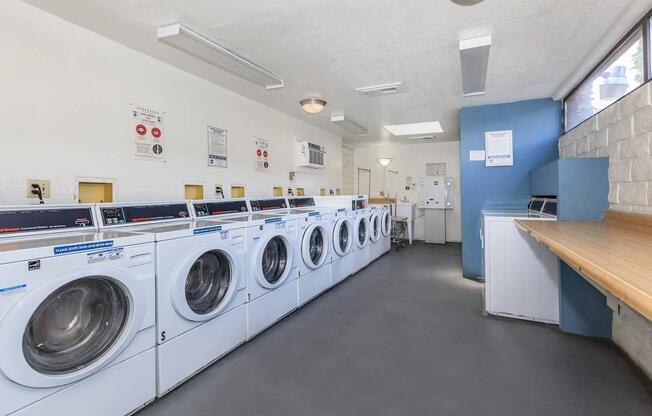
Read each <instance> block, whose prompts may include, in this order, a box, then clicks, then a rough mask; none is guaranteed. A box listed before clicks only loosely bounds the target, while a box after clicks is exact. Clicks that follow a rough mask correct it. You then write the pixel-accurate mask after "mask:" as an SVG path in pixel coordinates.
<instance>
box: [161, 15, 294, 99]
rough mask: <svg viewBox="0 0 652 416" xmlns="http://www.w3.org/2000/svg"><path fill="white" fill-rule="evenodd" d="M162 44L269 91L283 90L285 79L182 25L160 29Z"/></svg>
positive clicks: (177, 24)
mask: <svg viewBox="0 0 652 416" xmlns="http://www.w3.org/2000/svg"><path fill="white" fill-rule="evenodd" d="M157 37H158V40H159V41H161V42H165V43H167V44H169V45H171V46H174V47H175V48H177V49H180V50H182V51H184V52H186V53H188V54H190V55H192V56H194V57H196V58H199V59H201V60H203V61H204V62H207V63H209V64H211V65H214V66H218V67H220V68H222V69H225V70H227V71H229V72H231V73H233V74H235V75H238V76H240V77H242V78H246V79H248V80H249V81H251V82H254V83H256V84H258V85H261V86H263V87H265V88H267V89H268V90H272V89H277V88H283V78H281V77H280V76H279V75H276V74H275V73H273V72H272V71H270V70H268V69H266V68H263V67H262V66H260V65H258V64H257V63H255V62H252V61H251V60H249V59H247V58H245V57H244V56H242V55H240V54H238V53H237V52H235V51H232V50H231V49H229V48H227V47H225V46H222V45H220V44H218V43H217V42H214V41H212V40H210V39H208V38H206V37H204V36H202V35H200V34H199V33H197V32H194V31H192V30H190V29H188V28H187V27H185V26H184V25H182V24H180V23H176V24H173V25H169V26H163V27H160V28H159V29H158V32H157Z"/></svg>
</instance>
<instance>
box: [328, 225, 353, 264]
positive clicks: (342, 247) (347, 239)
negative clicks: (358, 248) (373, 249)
mask: <svg viewBox="0 0 652 416" xmlns="http://www.w3.org/2000/svg"><path fill="white" fill-rule="evenodd" d="M332 243H333V248H334V249H335V252H336V253H337V255H338V256H340V257H342V256H346V255H347V254H348V253H349V252H350V251H351V248H352V246H353V226H352V224H351V221H349V220H348V219H347V218H340V219H339V220H337V222H336V223H335V226H334V227H333V241H332Z"/></svg>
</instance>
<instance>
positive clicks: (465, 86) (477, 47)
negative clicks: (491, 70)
mask: <svg viewBox="0 0 652 416" xmlns="http://www.w3.org/2000/svg"><path fill="white" fill-rule="evenodd" d="M489 48H491V36H482V37H478V38H472V39H466V40H461V41H460V61H461V64H462V91H463V92H464V96H465V97H470V96H474V95H481V94H484V93H485V90H486V87H487V69H488V67H489Z"/></svg>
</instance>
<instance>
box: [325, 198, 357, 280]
mask: <svg viewBox="0 0 652 416" xmlns="http://www.w3.org/2000/svg"><path fill="white" fill-rule="evenodd" d="M317 201H318V204H319V205H320V206H329V207H336V208H344V209H347V210H350V211H349V219H350V220H351V222H352V223H353V248H352V252H351V256H352V257H353V267H352V268H351V274H353V273H356V272H358V271H360V270H361V269H363V268H364V267H366V266H367V264H369V210H368V198H367V196H366V195H338V196H324V197H318V198H317Z"/></svg>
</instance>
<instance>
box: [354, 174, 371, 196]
mask: <svg viewBox="0 0 652 416" xmlns="http://www.w3.org/2000/svg"><path fill="white" fill-rule="evenodd" d="M360 172H366V173H368V174H369V183H368V184H367V193H366V194H365V195H367V196H369V195H370V194H371V169H365V168H358V184H357V185H358V188H357V193H358V194H362V193H363V192H362V189H361V188H360Z"/></svg>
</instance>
